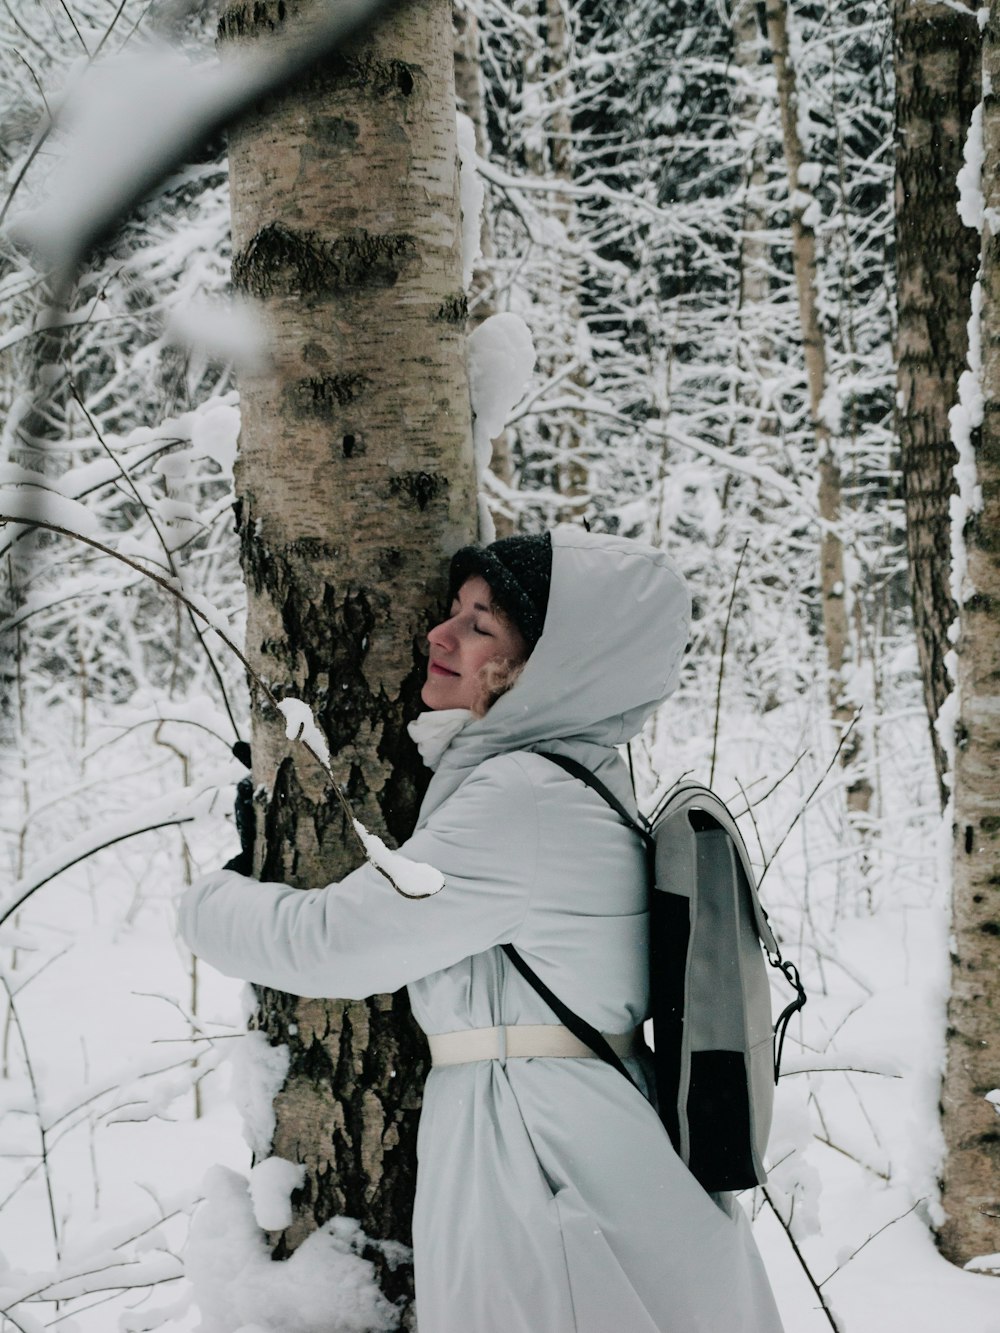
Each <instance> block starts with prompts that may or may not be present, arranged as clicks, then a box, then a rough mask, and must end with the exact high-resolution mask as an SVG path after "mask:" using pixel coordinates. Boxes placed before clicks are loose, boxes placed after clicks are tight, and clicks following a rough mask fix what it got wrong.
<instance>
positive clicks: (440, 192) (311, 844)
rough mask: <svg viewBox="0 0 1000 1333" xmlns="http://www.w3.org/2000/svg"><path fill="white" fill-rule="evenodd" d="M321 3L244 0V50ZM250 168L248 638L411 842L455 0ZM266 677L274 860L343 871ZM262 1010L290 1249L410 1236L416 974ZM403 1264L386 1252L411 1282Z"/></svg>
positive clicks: (454, 370) (318, 791) (450, 158)
mask: <svg viewBox="0 0 1000 1333" xmlns="http://www.w3.org/2000/svg"><path fill="white" fill-rule="evenodd" d="M318 6H319V0H308V2H306V0H302V3H299V4H290V3H288V0H264V2H263V3H261V0H257V2H256V3H250V0H247V3H244V4H237V5H231V6H230V7H228V8H227V9H224V10H223V13H222V17H221V19H220V25H219V30H220V37H221V40H222V48H223V53H225V49H226V47H227V46H229V45H231V44H242V43H245V42H256V41H264V42H266V41H268V40H269V38H270V35H271V33H272V32H274V31H276V30H280V29H282V28H283V27H285V26H291V25H293V24H294V25H300V24H308V23H309V22H310V16H311V15H314V14H315V13H316V12H317V9H318ZM230 169H231V179H232V213H233V280H234V283H235V285H236V287H237V288H238V289H239V290H241V291H242V292H244V293H246V294H247V295H249V296H251V297H253V298H255V299H256V300H257V302H258V303H259V306H260V310H261V315H262V318H263V319H264V320H265V322H266V325H267V329H268V332H269V335H270V338H271V344H272V360H271V364H270V365H269V366H268V367H267V368H266V369H263V370H260V371H259V372H254V373H248V374H247V375H245V376H244V377H243V380H242V384H241V394H242V409H243V433H242V438H241V453H240V458H239V462H238V470H237V494H238V496H239V502H238V522H239V528H240V533H241V538H242V549H243V564H244V570H245V574H246V579H247V585H248V601H249V606H248V622H247V656H248V658H249V660H250V661H251V663H252V664H253V666H254V667H255V668H256V669H257V670H258V671H259V672H260V673H261V675H262V676H263V677H265V678H266V679H267V680H268V681H269V682H270V684H271V687H272V688H273V689H274V691H275V692H276V693H277V694H279V695H281V694H288V695H290V696H294V697H296V698H299V699H302V700H304V701H305V702H306V703H308V704H309V705H310V706H311V707H312V709H313V711H314V713H315V714H316V716H317V717H318V719H319V721H320V723H321V725H322V727H323V730H324V732H325V734H326V737H327V739H328V741H329V745H330V751H331V756H332V763H333V770H334V773H335V774H336V776H337V778H338V780H339V781H340V782H341V783H342V784H343V788H344V790H345V791H346V793H347V795H348V797H349V800H350V802H351V804H352V806H353V809H354V812H355V814H356V815H357V817H358V818H359V819H360V820H361V821H362V823H363V824H364V825H366V826H367V827H368V828H369V829H371V830H373V831H374V832H377V833H379V834H381V835H383V836H387V837H389V838H391V839H395V840H396V841H397V842H398V841H400V840H402V839H403V838H405V837H406V836H407V834H408V833H409V832H410V830H411V829H412V826H413V822H414V819H415V816H416V813H417V809H418V806H419V801H420V797H421V794H422V791H423V787H424V775H423V770H422V767H421V764H420V761H419V759H418V756H417V752H416V750H415V748H414V747H413V745H412V743H411V742H410V740H409V738H408V736H407V735H406V732H405V730H404V725H405V722H406V720H407V719H408V718H410V717H412V716H413V715H414V714H415V713H416V712H417V711H418V708H419V701H418V693H419V689H420V685H421V682H422V680H423V674H424V659H423V651H422V649H423V636H424V633H425V631H426V629H427V627H428V625H429V624H430V623H431V621H432V617H433V614H434V612H435V611H436V610H437V609H438V608H439V605H440V602H441V599H442V597H443V594H444V581H443V580H444V575H445V571H446V567H447V558H448V556H449V555H450V554H451V553H452V552H453V551H454V550H455V549H456V548H457V547H458V546H460V545H462V544H463V543H465V542H468V541H470V540H473V539H474V538H475V534H476V495H475V477H474V470H473V459H472V443H471V423H470V408H469V395H468V384H467V377H466V369H465V351H464V333H465V308H466V300H465V295H464V292H463V290H462V253H461V224H460V216H459V196H458V177H457V152H456V139H455V91H454V75H453V65H452V30H451V5H450V0H413V3H410V4H408V5H406V6H405V7H402V8H400V9H399V10H398V11H397V13H396V14H394V15H393V16H392V17H390V18H389V19H387V20H385V21H384V22H383V23H382V24H380V26H379V27H378V28H377V30H375V31H374V32H373V33H372V34H370V35H369V36H368V37H366V39H365V40H364V42H363V43H362V44H361V45H359V46H358V47H356V48H352V49H351V50H350V51H345V52H343V53H340V54H338V55H337V56H335V57H334V58H332V59H331V60H330V61H329V62H328V63H327V64H326V65H325V66H324V67H323V69H322V70H318V71H316V72H315V73H314V74H312V75H311V76H310V77H309V78H308V80H306V81H304V82H303V83H302V84H301V85H300V86H298V87H296V88H295V89H294V90H292V91H291V92H289V93H288V94H287V95H285V96H284V97H282V98H281V99H280V100H275V101H270V102H268V103H266V104H265V105H263V106H261V107H259V108H258V109H257V110H256V111H255V113H254V114H252V115H250V116H248V117H247V119H246V120H245V121H244V122H242V123H241V124H240V125H239V126H238V127H237V128H235V129H233V130H232V131H231V134H230ZM252 702H253V717H254V723H253V761H254V781H255V784H257V785H258V786H260V785H261V784H263V787H264V788H265V789H266V798H263V799H262V800H261V799H260V798H259V801H258V830H259V836H258V845H257V856H256V863H257V869H258V873H259V874H260V875H261V877H262V878H265V879H267V878H272V879H280V880H283V881H286V882H290V883H293V884H297V885H301V886H310V885H317V884H324V883H327V882H329V881H331V880H335V879H338V878H340V877H341V876H343V875H344V874H345V873H347V872H348V871H349V870H351V869H352V868H353V867H354V866H355V865H356V864H357V863H358V860H359V854H358V847H357V842H356V839H355V838H354V836H353V834H352V833H351V830H350V829H349V828H348V827H347V825H346V821H345V817H344V815H343V813H342V811H341V808H340V806H339V805H338V804H337V802H336V801H335V800H334V799H333V797H332V795H331V792H330V790H329V787H328V785H327V783H326V782H325V781H324V778H323V775H322V773H320V772H319V771H318V768H317V766H316V765H314V764H312V763H311V762H308V760H306V759H303V757H302V754H301V751H296V750H294V749H293V748H292V747H290V745H289V743H288V741H287V740H286V736H285V722H284V718H283V717H282V716H280V715H279V714H276V713H274V712H273V711H272V710H269V709H268V707H267V704H266V702H265V701H264V700H262V699H261V698H259V697H256V696H255V697H254V698H253V701H252ZM265 808H266V813H265ZM262 813H264V817H263V818H260V815H261V814H262ZM261 828H263V836H261V834H260V830H261ZM331 986H332V987H334V988H335V987H336V978H335V977H331ZM257 1021H258V1024H259V1026H260V1027H261V1028H262V1029H263V1030H264V1031H265V1032H266V1033H267V1034H268V1036H269V1037H270V1039H271V1040H272V1041H273V1042H275V1043H279V1042H281V1043H287V1044H288V1046H289V1048H290V1054H291V1061H290V1069H289V1075H288V1080H287V1082H286V1084H285V1087H284V1089H283V1091H282V1092H281V1093H280V1094H279V1095H278V1097H277V1100H276V1106H275V1109H276V1117H277V1123H276V1129H275V1134H274V1141H273V1145H272V1151H273V1152H274V1153H276V1154H278V1155H280V1156H282V1157H285V1158H287V1159H288V1160H290V1161H297V1162H302V1163H304V1164H305V1166H306V1179H305V1183H304V1185H303V1187H302V1188H301V1190H298V1191H296V1193H295V1195H294V1197H293V1201H292V1202H293V1206H294V1218H293V1221H292V1224H291V1226H290V1227H289V1228H287V1229H286V1230H285V1231H284V1232H283V1233H282V1234H280V1235H275V1236H274V1237H273V1241H274V1254H275V1256H276V1257H279V1258H280V1257H283V1256H285V1255H287V1254H289V1253H290V1252H291V1251H293V1250H294V1249H295V1248H296V1247H297V1246H298V1245H299V1244H300V1242H301V1241H302V1240H303V1239H304V1238H305V1237H306V1236H307V1235H308V1234H309V1233H310V1232H311V1231H313V1230H314V1229H315V1228H316V1227H317V1226H318V1225H319V1224H321V1223H322V1222H323V1221H325V1220H326V1219H328V1218H330V1217H331V1216H333V1215H335V1214H342V1215H346V1216H349V1217H352V1218H357V1219H358V1220H359V1222H360V1224H361V1227H362V1228H363V1230H364V1231H365V1233H366V1234H367V1235H369V1236H371V1237H373V1238H378V1239H389V1240H402V1241H406V1240H408V1238H409V1228H410V1213H411V1206H412V1192H413V1183H414V1172H415V1151H414V1148H415V1132H416V1121H417V1111H418V1106H419V1101H420V1088H421V1084H422V1077H423V1074H424V1072H425V1068H426V1048H425V1044H424V1042H423V1039H422V1037H421V1036H420V1034H419V1032H418V1030H417V1028H416V1026H415V1024H414V1023H413V1020H412V1018H411V1016H410V1012H409V1007H408V1004H407V1002H406V997H405V994H404V993H402V992H401V993H399V994H397V995H394V996H377V997H374V998H373V999H371V1000H370V1001H367V1002H364V1003H356V1002H346V1001H330V1002H322V1001H316V1000H300V999H297V998H295V997H292V996H288V995H282V994H278V993H275V992H271V991H262V992H261V993H260V1012H259V1016H258V1020H257ZM371 1257H373V1258H375V1259H376V1262H378V1255H377V1254H373V1255H372V1256H371ZM408 1282H409V1278H408V1274H407V1271H406V1270H405V1268H400V1269H397V1270H396V1271H395V1272H392V1271H390V1270H389V1268H388V1266H386V1265H384V1264H383V1266H382V1283H383V1288H384V1290H385V1291H386V1293H387V1294H388V1295H389V1296H390V1297H391V1298H395V1297H396V1296H397V1295H400V1294H404V1295H405V1294H406V1291H407V1285H408Z"/></svg>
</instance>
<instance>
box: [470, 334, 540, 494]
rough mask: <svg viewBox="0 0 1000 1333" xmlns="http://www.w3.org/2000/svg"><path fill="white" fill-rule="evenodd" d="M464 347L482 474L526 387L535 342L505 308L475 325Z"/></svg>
mask: <svg viewBox="0 0 1000 1333" xmlns="http://www.w3.org/2000/svg"><path fill="white" fill-rule="evenodd" d="M466 348H467V361H468V367H469V397H470V399H471V401H472V411H473V413H474V421H473V425H472V439H473V447H474V451H475V459H476V470H477V472H478V473H479V474H480V475H481V474H482V473H483V472H485V470H486V469H487V468H488V467H489V465H490V458H491V456H492V453H493V441H494V440H495V439H496V437H497V436H498V435H499V434H500V432H501V431H502V430H503V428H504V426H505V425H506V424H507V416H508V414H509V412H510V411H511V409H512V408H513V407H514V405H515V403H517V402H518V401H519V400H520V398H521V397H522V396H523V394H524V391H525V389H526V388H527V384H528V379H529V377H530V376H531V372H532V371H533V370H534V368H535V346H534V343H533V341H532V337H531V332H530V330H529V329H528V326H527V324H525V322H524V320H523V319H522V318H521V317H520V315H514V314H511V313H509V312H506V311H505V312H503V313H501V314H499V315H491V316H490V318H489V319H486V320H484V321H483V322H482V324H480V325H479V327H478V328H476V329H474V330H473V331H472V333H471V334H470V335H469V338H468V341H467V343H466Z"/></svg>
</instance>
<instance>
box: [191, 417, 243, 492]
mask: <svg viewBox="0 0 1000 1333" xmlns="http://www.w3.org/2000/svg"><path fill="white" fill-rule="evenodd" d="M239 435H240V411H239V408H238V407H237V406H236V405H235V404H234V403H223V402H218V401H215V402H208V403H206V404H205V405H204V407H203V408H202V409H201V410H200V411H198V412H195V413H193V414H192V418H191V457H192V458H211V459H212V461H213V462H215V463H217V464H218V465H219V468H220V470H221V471H222V473H223V475H224V476H227V477H230V476H232V472H233V463H234V461H235V459H236V444H237V441H238V439H239Z"/></svg>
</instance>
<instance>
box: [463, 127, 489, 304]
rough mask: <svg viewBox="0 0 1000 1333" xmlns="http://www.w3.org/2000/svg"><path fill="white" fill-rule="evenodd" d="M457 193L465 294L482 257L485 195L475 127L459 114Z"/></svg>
mask: <svg viewBox="0 0 1000 1333" xmlns="http://www.w3.org/2000/svg"><path fill="white" fill-rule="evenodd" d="M458 191H459V199H460V200H461V206H462V286H463V287H464V288H465V289H466V291H468V289H469V285H470V284H471V282H472V272H473V269H474V268H475V266H476V260H477V259H478V258H479V256H480V255H481V254H482V226H483V224H482V215H483V199H484V198H485V196H486V191H485V189H484V188H483V182H482V180H481V179H480V176H479V173H478V171H477V170H476V127H475V126H474V125H473V123H472V121H471V120H470V119H469V117H468V116H467V115H465V114H464V112H461V111H460V112H459V113H458Z"/></svg>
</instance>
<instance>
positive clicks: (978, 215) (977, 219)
mask: <svg viewBox="0 0 1000 1333" xmlns="http://www.w3.org/2000/svg"><path fill="white" fill-rule="evenodd" d="M984 155H985V149H984V146H983V104H982V102H980V103H979V105H978V106H977V107H976V109H975V110H974V111H973V113H972V120H971V122H970V124H969V133H968V134H967V135H966V136H965V147H964V149H963V150H962V157H963V159H964V161H963V163H962V168H961V170H960V171H959V173H958V176H957V177H956V180H955V184H956V185H957V186H958V213H959V217H960V218H961V219H962V221H963V222H964V223H965V225H966V226H967V227H975V229H976V231H981V230H982V227H983V157H984Z"/></svg>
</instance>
